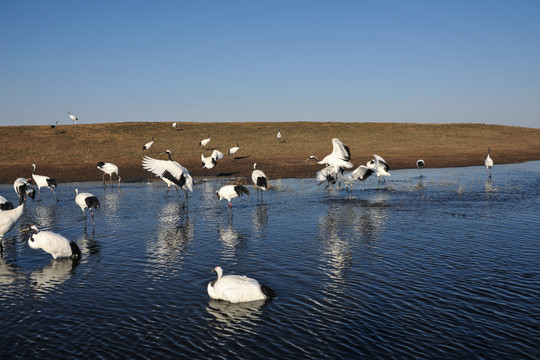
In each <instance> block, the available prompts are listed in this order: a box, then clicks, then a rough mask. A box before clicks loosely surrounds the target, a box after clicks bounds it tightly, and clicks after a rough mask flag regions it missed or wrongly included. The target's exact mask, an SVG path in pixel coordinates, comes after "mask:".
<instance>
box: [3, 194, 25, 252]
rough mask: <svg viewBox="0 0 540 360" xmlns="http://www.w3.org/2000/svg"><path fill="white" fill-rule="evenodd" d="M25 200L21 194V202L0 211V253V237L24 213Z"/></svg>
mask: <svg viewBox="0 0 540 360" xmlns="http://www.w3.org/2000/svg"><path fill="white" fill-rule="evenodd" d="M25 204H26V201H25V200H24V196H23V203H22V204H21V205H19V206H17V207H16V208H14V209H11V210H4V211H0V255H1V254H2V252H3V250H4V247H3V245H2V239H3V238H4V235H5V234H6V233H7V232H8V231H10V230H11V229H12V228H13V226H15V224H16V223H17V221H19V219H20V218H21V216H22V214H23V213H24V206H25Z"/></svg>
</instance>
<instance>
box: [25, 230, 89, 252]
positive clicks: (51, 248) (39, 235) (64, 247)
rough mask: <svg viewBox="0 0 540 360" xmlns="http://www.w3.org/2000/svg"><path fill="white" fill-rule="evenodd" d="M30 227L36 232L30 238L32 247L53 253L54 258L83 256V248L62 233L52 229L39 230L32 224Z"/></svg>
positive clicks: (29, 242)
mask: <svg viewBox="0 0 540 360" xmlns="http://www.w3.org/2000/svg"><path fill="white" fill-rule="evenodd" d="M30 229H31V230H34V231H35V232H36V233H35V234H33V235H32V236H30V239H28V245H29V246H30V247H31V248H32V249H42V250H43V251H45V252H47V253H49V254H51V255H52V257H53V258H54V259H57V258H62V257H71V258H74V259H77V258H80V257H81V250H80V249H79V247H78V246H77V244H75V243H74V242H73V241H69V240H68V239H66V238H65V237H63V236H62V235H59V234H56V233H54V232H52V231H39V230H38V228H37V226H35V225H32V226H31V227H30Z"/></svg>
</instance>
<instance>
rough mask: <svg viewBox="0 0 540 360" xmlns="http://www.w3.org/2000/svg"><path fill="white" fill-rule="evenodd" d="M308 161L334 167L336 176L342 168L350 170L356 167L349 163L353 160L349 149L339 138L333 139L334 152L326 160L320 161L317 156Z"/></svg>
mask: <svg viewBox="0 0 540 360" xmlns="http://www.w3.org/2000/svg"><path fill="white" fill-rule="evenodd" d="M307 160H316V161H317V162H318V163H319V164H322V165H328V166H332V167H333V171H334V173H335V174H337V173H338V171H339V169H340V168H346V169H350V168H352V167H353V166H354V165H353V164H352V163H351V162H350V161H349V160H351V151H350V150H349V147H348V146H347V145H345V144H343V143H342V142H341V141H339V139H338V138H334V139H332V152H331V153H330V154H329V155H326V156H325V157H324V159H322V160H321V161H319V159H317V157H316V156H310V157H309V158H308V159H307Z"/></svg>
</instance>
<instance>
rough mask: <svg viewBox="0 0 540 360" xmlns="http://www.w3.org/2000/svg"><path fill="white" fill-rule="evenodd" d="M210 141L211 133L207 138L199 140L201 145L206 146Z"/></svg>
mask: <svg viewBox="0 0 540 360" xmlns="http://www.w3.org/2000/svg"><path fill="white" fill-rule="evenodd" d="M209 142H210V135H208V138H207V139H204V140H201V141H199V146H206V145H207V144H208V143H209Z"/></svg>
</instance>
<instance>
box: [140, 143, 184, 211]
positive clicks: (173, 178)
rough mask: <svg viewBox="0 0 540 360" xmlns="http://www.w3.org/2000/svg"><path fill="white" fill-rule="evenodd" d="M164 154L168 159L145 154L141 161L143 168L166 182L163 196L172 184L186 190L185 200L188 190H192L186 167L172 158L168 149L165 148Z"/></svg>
mask: <svg viewBox="0 0 540 360" xmlns="http://www.w3.org/2000/svg"><path fill="white" fill-rule="evenodd" d="M165 154H167V155H168V156H169V160H158V159H154V158H151V157H149V156H145V157H144V158H143V162H142V165H143V168H144V169H146V170H148V171H150V172H152V173H154V175H156V176H159V177H160V178H161V180H163V181H164V182H165V183H166V184H167V192H166V193H165V196H167V194H168V193H169V190H170V188H171V186H173V185H175V186H178V187H181V188H182V189H184V191H185V192H186V197H185V198H184V201H185V200H186V199H187V198H188V191H189V192H193V178H192V177H191V174H190V173H189V171H188V169H186V168H185V167H183V166H182V165H180V164H179V163H177V162H176V161H174V160H173V159H172V155H171V151H170V150H166V151H165ZM177 191H178V189H177Z"/></svg>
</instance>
